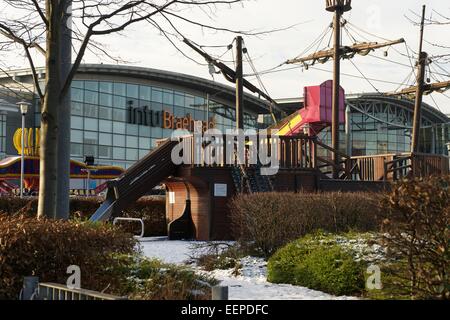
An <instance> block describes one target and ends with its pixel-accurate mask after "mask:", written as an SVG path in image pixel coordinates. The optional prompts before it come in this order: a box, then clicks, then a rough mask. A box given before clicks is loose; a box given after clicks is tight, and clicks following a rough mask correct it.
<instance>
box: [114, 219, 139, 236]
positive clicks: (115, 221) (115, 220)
mask: <svg viewBox="0 0 450 320" xmlns="http://www.w3.org/2000/svg"><path fill="white" fill-rule="evenodd" d="M117 221H139V222H140V223H141V234H140V235H139V236H134V237H135V238H143V237H144V228H145V225H144V220H142V219H140V218H125V217H116V218H114V220H113V225H115V224H116V223H117Z"/></svg>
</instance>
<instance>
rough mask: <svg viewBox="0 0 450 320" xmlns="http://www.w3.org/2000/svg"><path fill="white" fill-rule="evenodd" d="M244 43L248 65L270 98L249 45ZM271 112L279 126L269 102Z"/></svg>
mask: <svg viewBox="0 0 450 320" xmlns="http://www.w3.org/2000/svg"><path fill="white" fill-rule="evenodd" d="M243 42H244V48H246V51H245V57H246V59H247V61H248V63H249V64H250V67H251V68H252V70H253V72H254V74H255V76H256V79H257V80H258V83H259V86H260V88H261V89H262V90H264V92H265V93H266V94H267V95H268V96H269V97H270V94H269V92H268V91H267V88H266V86H265V85H264V83H263V82H262V79H261V77H260V75H259V73H258V70H257V69H256V67H255V64H254V63H253V60H252V58H251V57H250V54H249V53H248V48H247V44H246V43H245V41H243ZM269 111H270V115H271V116H272V119H273V121H274V122H275V124H277V123H278V120H277V118H276V116H275V113H274V112H273V106H272V102H270V101H269Z"/></svg>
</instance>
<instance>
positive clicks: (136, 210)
mask: <svg viewBox="0 0 450 320" xmlns="http://www.w3.org/2000/svg"><path fill="white" fill-rule="evenodd" d="M102 202H103V198H102V197H71V198H70V217H71V218H73V219H77V220H87V219H89V218H90V217H91V216H92V214H94V212H95V211H96V210H97V209H98V207H99V206H100V205H101V203H102ZM36 212H37V198H31V199H21V198H18V197H0V213H3V214H7V215H27V216H30V217H34V216H36ZM122 216H123V217H128V218H140V219H142V220H143V221H144V230H145V233H144V236H146V237H152V236H165V235H167V222H166V202H165V199H164V197H156V196H155V197H151V196H149V197H142V198H140V199H139V200H138V201H136V202H135V203H133V204H131V205H130V206H129V207H128V208H127V209H126V210H124V211H123V213H122ZM121 228H122V229H124V230H125V231H128V232H131V233H134V234H139V233H140V224H136V223H125V222H123V223H121Z"/></svg>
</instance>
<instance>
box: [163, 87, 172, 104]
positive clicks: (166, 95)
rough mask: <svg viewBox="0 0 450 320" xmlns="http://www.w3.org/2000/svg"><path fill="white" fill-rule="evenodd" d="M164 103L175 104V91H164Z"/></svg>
mask: <svg viewBox="0 0 450 320" xmlns="http://www.w3.org/2000/svg"><path fill="white" fill-rule="evenodd" d="M163 103H164V104H170V105H172V104H173V91H167V90H164V91H163Z"/></svg>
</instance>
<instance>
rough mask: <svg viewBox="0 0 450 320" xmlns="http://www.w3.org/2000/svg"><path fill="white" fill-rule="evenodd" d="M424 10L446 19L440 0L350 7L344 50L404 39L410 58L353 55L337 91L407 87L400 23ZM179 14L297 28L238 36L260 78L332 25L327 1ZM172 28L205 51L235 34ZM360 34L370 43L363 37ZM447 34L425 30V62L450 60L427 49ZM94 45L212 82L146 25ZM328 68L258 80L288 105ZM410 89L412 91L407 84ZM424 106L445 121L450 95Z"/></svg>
mask: <svg viewBox="0 0 450 320" xmlns="http://www.w3.org/2000/svg"><path fill="white" fill-rule="evenodd" d="M423 4H425V5H427V16H428V17H429V16H430V15H433V17H434V18H439V17H438V16H437V14H436V12H439V13H441V14H443V15H445V16H450V4H449V3H448V2H447V1H442V0H402V1H388V0H371V1H363V0H353V1H352V7H353V9H352V10H351V11H349V12H347V13H345V15H344V18H345V19H346V20H347V21H348V22H349V23H350V24H349V25H348V26H349V27H348V29H349V33H350V36H349V35H347V33H346V32H345V31H344V33H343V44H344V45H351V44H353V43H354V40H357V41H364V40H367V39H368V40H370V41H378V42H383V41H384V40H382V39H380V38H377V37H375V36H379V37H381V38H385V39H391V40H394V39H399V38H404V39H405V40H406V43H407V46H409V48H410V49H409V50H412V51H407V48H406V46H405V45H404V44H400V45H396V46H395V47H391V48H389V49H388V50H387V48H386V49H379V50H376V51H375V52H372V53H371V54H370V56H364V57H362V56H356V57H355V58H353V59H352V60H344V61H343V62H342V67H341V68H342V77H341V85H342V86H343V87H344V89H345V90H346V92H347V93H361V92H374V91H376V90H379V91H380V92H389V91H395V90H398V89H399V88H403V87H405V85H406V83H405V84H404V85H403V86H402V85H401V84H402V83H404V82H405V80H406V79H407V77H408V75H410V74H411V71H412V67H411V63H414V61H410V59H409V58H407V57H406V55H407V53H408V52H409V54H411V55H413V54H414V53H413V52H414V51H417V50H418V44H419V27H418V26H414V25H413V24H412V23H411V22H410V21H408V19H407V18H406V17H405V16H408V17H410V18H413V19H415V20H418V19H419V18H418V17H417V16H415V15H414V13H413V12H412V11H414V12H416V13H420V12H421V9H422V5H423ZM433 10H435V11H436V12H435V11H433ZM184 13H185V14H186V15H187V16H189V17H192V18H194V19H196V20H199V21H202V22H205V23H207V24H210V25H214V26H220V27H225V28H230V29H233V30H254V31H263V30H273V29H283V28H286V27H288V26H292V25H295V26H294V27H292V28H289V29H286V30H283V31H279V32H273V33H269V34H266V35H260V36H244V41H245V45H246V48H247V49H248V52H249V55H250V56H251V58H252V60H253V63H254V65H255V67H256V70H257V71H258V72H262V71H264V70H269V69H272V68H274V67H276V66H279V65H280V64H282V63H283V62H285V61H286V60H287V59H291V58H295V57H297V56H298V55H299V54H300V53H302V52H303V51H304V50H305V49H306V48H307V47H308V46H309V45H310V44H311V43H312V42H313V41H314V40H316V39H317V38H318V37H319V36H320V34H321V33H322V32H323V31H324V30H325V28H326V27H327V26H328V25H329V24H330V23H331V21H332V13H330V12H327V11H326V10H325V0H323V1H322V0H309V1H307V0H278V1H276V0H248V1H244V3H243V4H242V5H241V4H238V5H233V6H231V7H227V6H225V7H223V6H220V7H217V9H216V10H215V11H214V12H212V14H209V15H208V16H207V15H205V14H204V13H202V12H200V11H199V10H188V11H187V12H184ZM178 26H179V28H180V29H181V30H182V32H183V34H184V35H185V36H186V37H187V38H189V39H191V40H193V41H195V42H196V43H200V44H204V45H212V46H222V45H228V44H230V43H231V42H232V40H233V38H234V37H235V36H236V34H233V33H228V32H212V31H208V30H205V29H202V28H199V27H195V26H192V25H187V24H178ZM361 30H364V31H365V32H368V33H370V34H372V35H373V36H372V35H369V34H368V33H363V32H362V31H361ZM449 32H450V25H427V26H426V28H425V40H426V42H425V43H424V51H426V52H428V53H429V55H440V54H448V53H450V52H449V51H450V49H442V48H440V47H438V46H436V45H431V44H429V43H428V42H430V43H433V44H437V45H440V46H450V38H448V37H444V36H443V35H445V34H448V33H449ZM351 37H353V38H351ZM365 38H366V39H365ZM98 40H101V41H102V42H103V43H105V44H106V46H107V49H108V51H109V52H110V53H111V54H112V55H115V56H120V57H121V58H122V59H124V60H126V61H127V62H128V63H127V64H129V65H134V66H143V67H149V68H156V69H163V70H169V71H175V72H180V73H185V74H190V75H195V76H199V77H202V78H207V79H212V77H211V75H210V74H209V71H208V67H207V66H205V65H199V64H197V63H195V62H193V61H191V60H190V59H187V58H186V57H184V56H183V55H182V54H181V53H179V52H178V51H177V50H176V49H175V48H174V47H173V46H172V45H171V44H170V43H169V42H168V41H167V40H166V39H165V38H164V37H163V36H162V35H161V34H160V33H159V32H158V31H157V30H155V29H154V28H152V27H150V26H149V25H146V24H145V23H140V24H138V25H132V26H130V27H129V28H127V29H126V30H125V31H124V33H123V35H109V36H108V37H107V38H102V39H100V38H98ZM328 40H329V37H328V36H327V37H326V38H325V39H324V42H323V43H322V44H321V46H319V47H317V46H314V47H313V49H312V50H311V51H309V52H307V53H312V52H313V51H315V50H316V49H317V48H319V49H322V48H325V47H326V46H327V44H328ZM177 45H179V47H180V48H182V49H183V50H184V51H185V53H187V54H188V56H189V57H191V58H194V59H195V60H197V61H198V62H202V63H203V62H204V61H203V60H202V58H200V57H199V56H198V55H197V54H196V53H195V52H193V51H191V50H190V49H189V48H188V47H186V46H185V45H184V44H183V43H180V42H178V43H177ZM205 50H206V51H207V52H209V53H211V54H213V55H216V56H221V55H222V54H224V52H225V51H226V48H223V47H220V48H205ZM386 50H387V51H388V56H387V57H385V56H384V52H385V51H386ZM222 59H223V60H226V61H228V65H229V66H231V67H233V56H232V52H231V51H229V52H227V53H226V54H225V55H224V56H223V58H222ZM382 59H388V60H390V61H385V60H382ZM392 61H394V62H396V63H393V62H392ZM83 62H84V63H105V64H107V63H113V62H111V61H110V60H107V59H104V58H102V57H99V56H98V55H93V54H90V53H88V54H87V55H86V56H85V58H84V59H83ZM14 64H15V65H22V64H23V66H24V67H26V66H27V64H26V61H25V60H23V61H21V60H20V59H18V58H17V57H15V60H14ZM38 64H39V63H38ZM332 65H333V63H332V60H330V61H329V62H327V63H325V64H317V65H315V66H314V67H316V68H319V69H320V70H318V69H311V68H310V69H308V70H303V69H302V68H299V67H297V68H295V69H291V70H284V69H286V68H292V67H295V65H294V66H292V65H290V66H287V65H285V66H282V67H280V68H279V69H276V70H277V71H278V72H274V73H268V74H263V75H262V76H261V79H262V82H263V84H264V86H265V87H266V89H267V91H268V93H269V94H270V95H271V96H272V97H274V98H294V97H299V96H301V95H302V92H303V87H304V86H309V85H317V84H320V83H321V82H323V81H326V80H328V79H331V78H332V74H331V70H332ZM355 66H356V67H355ZM431 68H432V71H433V75H432V76H430V78H431V79H430V80H431V81H432V82H435V81H436V80H439V81H443V80H449V76H450V65H446V64H438V63H437V62H435V63H433V64H432V67H431ZM280 70H282V71H280ZM244 73H245V74H253V71H252V69H251V66H250V65H249V64H248V63H246V64H245V65H244ZM347 74H348V75H352V76H353V77H352V76H348V75H347ZM362 75H364V76H365V77H366V78H370V79H374V80H381V81H385V82H379V81H374V80H372V81H370V83H369V81H367V80H366V79H364V78H355V77H354V76H356V77H362ZM247 79H248V80H250V81H251V82H252V83H254V84H255V85H257V84H258V82H257V79H255V77H252V76H249V77H247ZM411 79H412V78H411ZM214 80H215V81H218V82H221V83H226V84H229V85H232V84H231V83H228V82H226V80H225V79H224V78H223V77H222V76H221V75H215V76H214ZM386 82H388V83H386ZM409 84H412V83H411V81H410V83H409ZM424 100H425V101H426V102H427V103H429V104H430V105H432V106H434V107H438V108H439V109H440V110H441V111H442V112H444V113H447V114H450V91H447V92H446V93H445V95H443V94H441V93H434V94H432V95H430V96H427V97H425V99H424Z"/></svg>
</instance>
